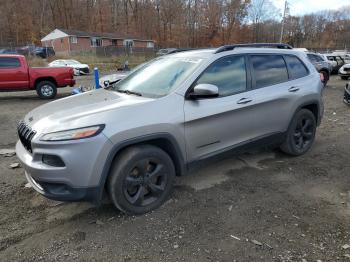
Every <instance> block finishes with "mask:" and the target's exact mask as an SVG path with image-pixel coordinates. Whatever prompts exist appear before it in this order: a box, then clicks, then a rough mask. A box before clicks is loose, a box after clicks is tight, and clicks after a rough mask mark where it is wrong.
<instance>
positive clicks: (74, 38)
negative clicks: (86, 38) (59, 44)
mask: <svg viewBox="0 0 350 262" xmlns="http://www.w3.org/2000/svg"><path fill="white" fill-rule="evenodd" d="M69 39H70V43H71V44H77V43H78V38H77V37H76V36H70V37H69Z"/></svg>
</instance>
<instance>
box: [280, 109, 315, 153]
mask: <svg viewBox="0 0 350 262" xmlns="http://www.w3.org/2000/svg"><path fill="white" fill-rule="evenodd" d="M316 126H317V125H316V119H315V116H314V114H313V113H312V112H311V111H310V110H308V109H301V110H300V111H298V112H297V113H296V114H295V115H294V117H293V119H292V122H291V123H290V125H289V128H288V131H287V136H286V140H285V141H284V143H283V144H282V145H281V150H282V151H283V152H284V153H286V154H288V155H292V156H300V155H303V154H305V153H306V152H307V151H308V150H309V149H310V148H311V146H312V144H313V142H314V140H315V135H316Z"/></svg>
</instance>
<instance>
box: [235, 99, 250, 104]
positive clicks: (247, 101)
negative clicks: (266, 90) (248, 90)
mask: <svg viewBox="0 0 350 262" xmlns="http://www.w3.org/2000/svg"><path fill="white" fill-rule="evenodd" d="M252 101H253V99H250V98H241V99H240V100H238V101H237V104H240V105H244V104H248V103H250V102H252Z"/></svg>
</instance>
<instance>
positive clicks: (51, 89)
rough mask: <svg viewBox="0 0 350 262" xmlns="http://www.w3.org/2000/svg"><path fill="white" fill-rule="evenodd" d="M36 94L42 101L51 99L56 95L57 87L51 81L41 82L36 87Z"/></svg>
mask: <svg viewBox="0 0 350 262" xmlns="http://www.w3.org/2000/svg"><path fill="white" fill-rule="evenodd" d="M36 92H37V94H38V96H39V97H40V98H42V99H52V98H54V97H55V96H56V94H57V86H56V84H55V83H53V82H52V81H41V82H39V83H38V84H37V85H36Z"/></svg>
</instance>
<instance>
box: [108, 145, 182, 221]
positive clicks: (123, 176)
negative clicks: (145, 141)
mask: <svg viewBox="0 0 350 262" xmlns="http://www.w3.org/2000/svg"><path fill="white" fill-rule="evenodd" d="M174 177H175V168H174V164H173V162H172V160H171V158H170V157H169V155H168V154H167V153H166V152H164V151H163V150H162V149H160V148H158V147H155V146H151V145H139V146H132V147H129V148H127V149H125V150H124V151H123V152H122V153H121V154H119V155H118V156H117V157H116V158H115V160H114V162H113V165H112V169H111V172H110V174H109V177H108V181H107V190H108V193H109V196H110V198H111V200H112V202H113V203H114V205H115V206H116V207H117V208H118V209H120V210H121V211H123V212H125V213H127V214H135V215H140V214H144V213H147V212H149V211H152V210H154V209H156V208H158V207H159V206H160V205H162V204H163V203H164V201H166V200H167V198H168V197H169V195H170V193H171V190H172V187H173V181H174Z"/></svg>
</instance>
